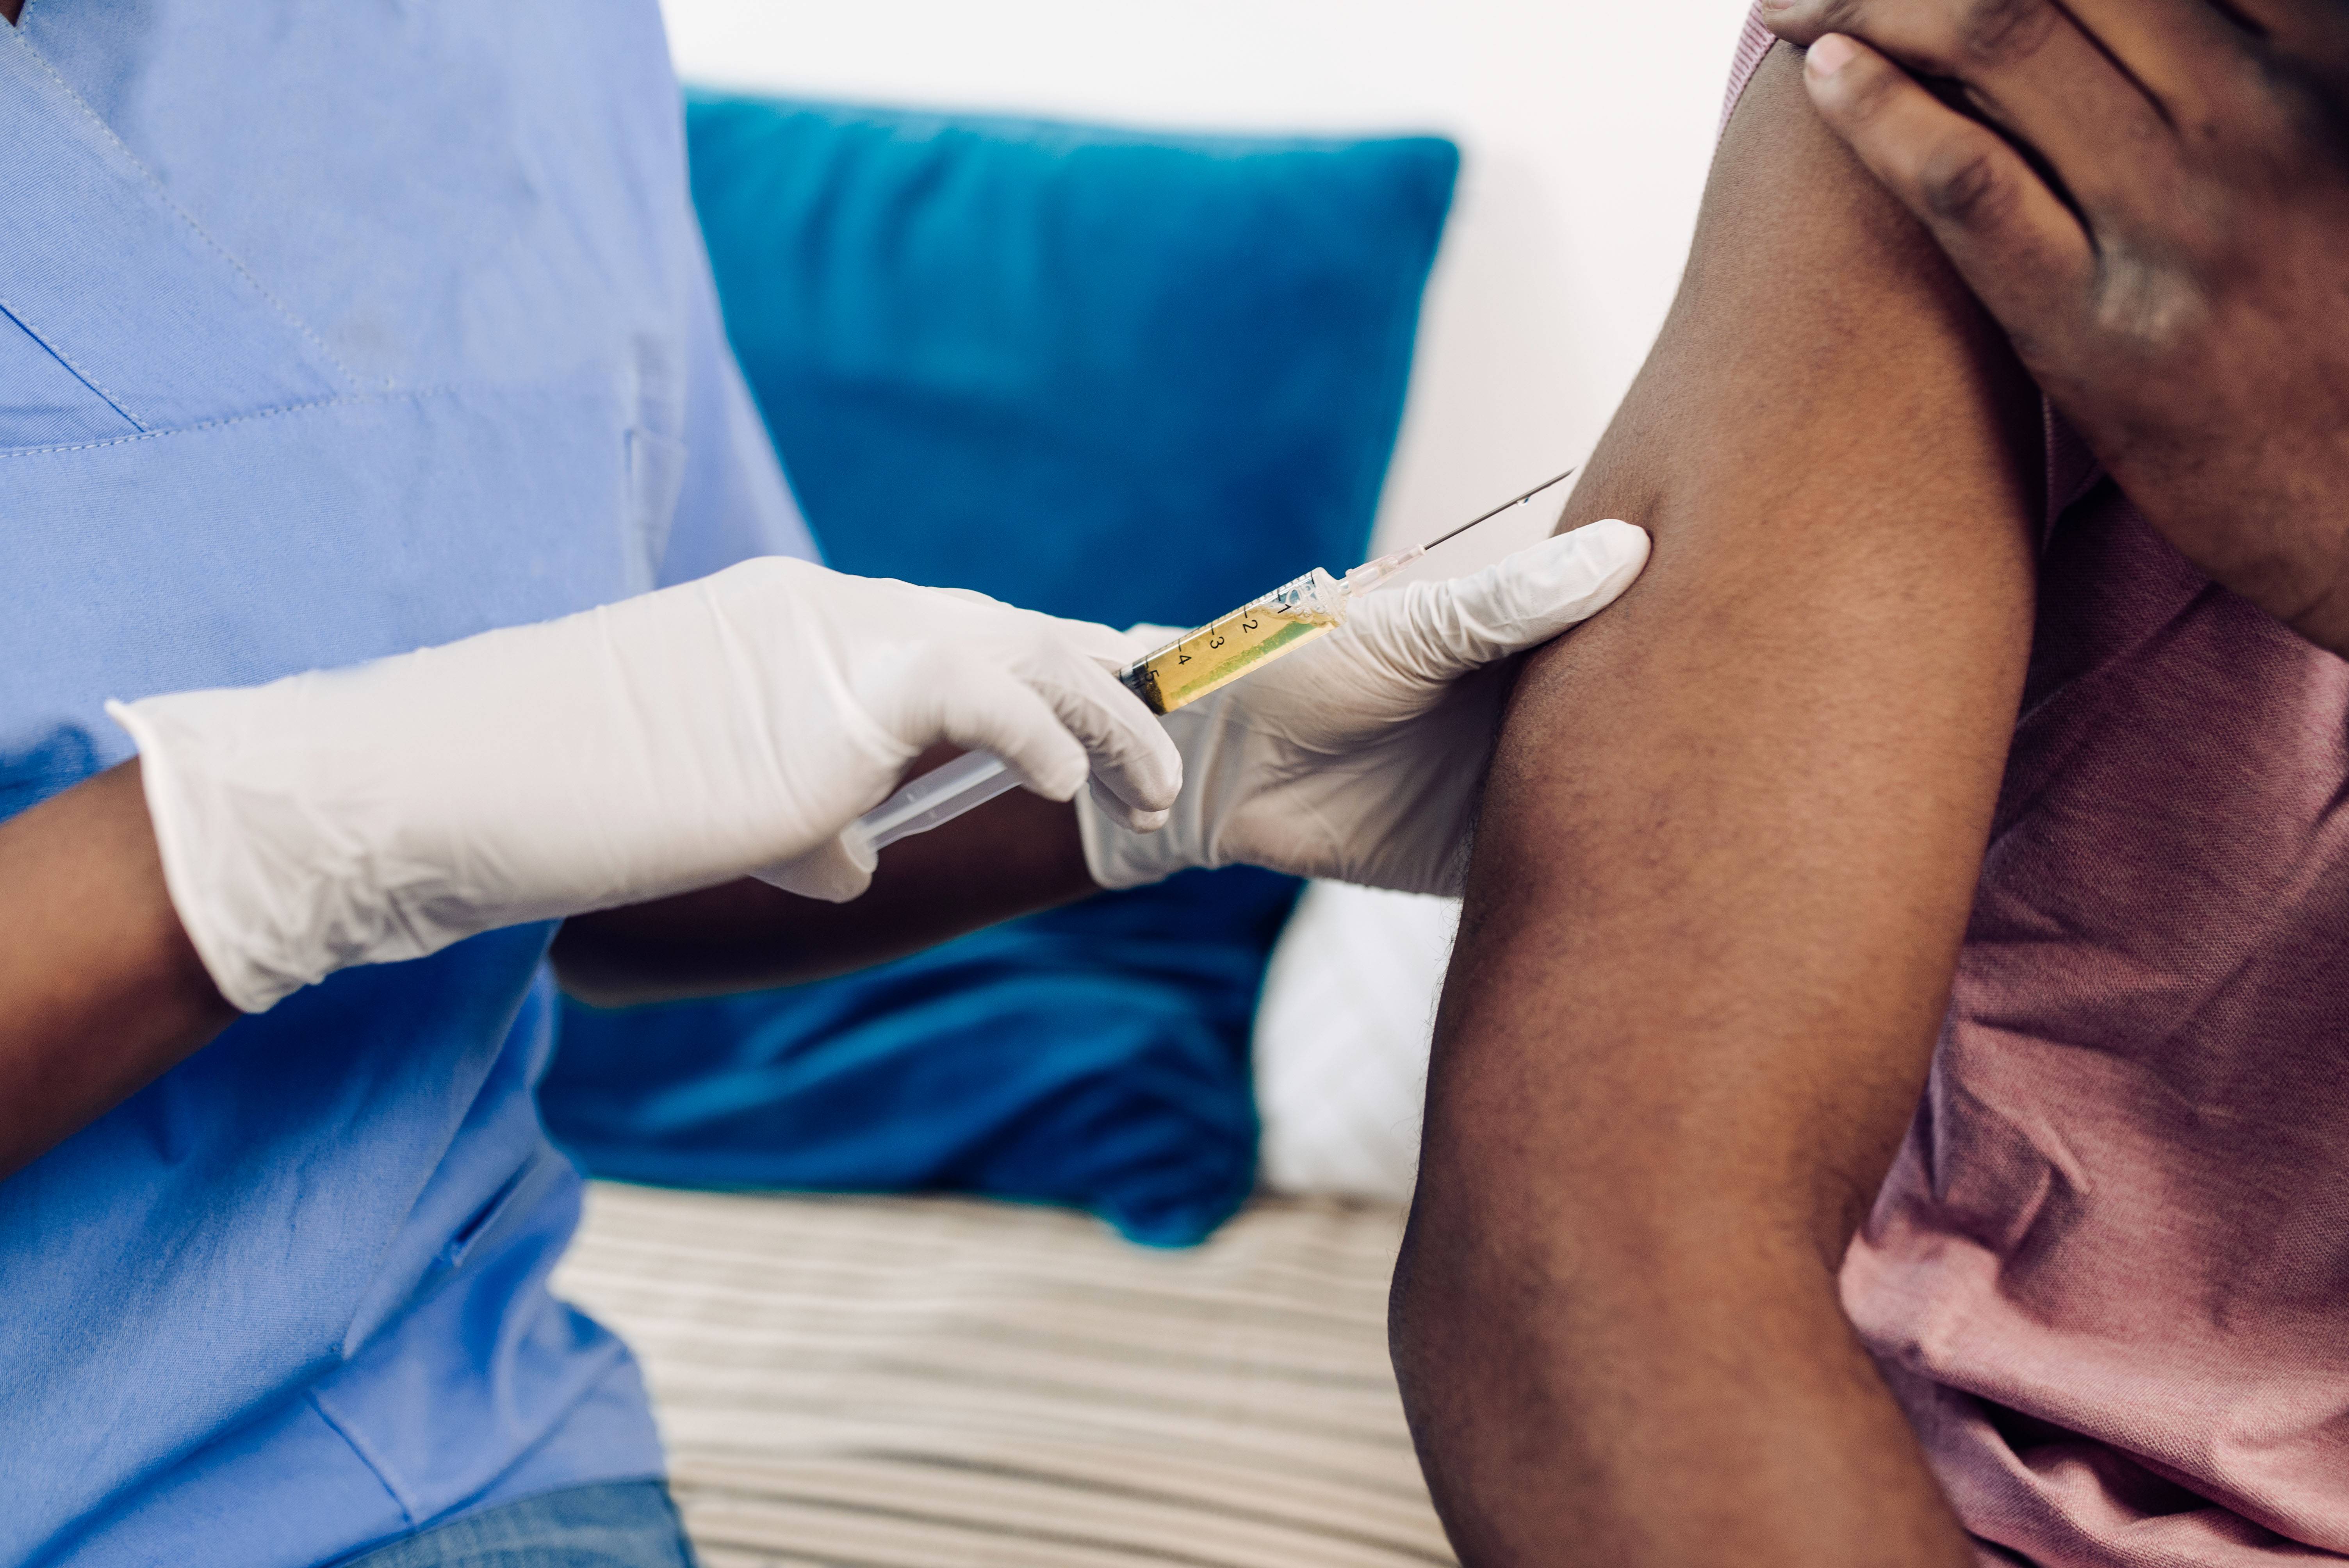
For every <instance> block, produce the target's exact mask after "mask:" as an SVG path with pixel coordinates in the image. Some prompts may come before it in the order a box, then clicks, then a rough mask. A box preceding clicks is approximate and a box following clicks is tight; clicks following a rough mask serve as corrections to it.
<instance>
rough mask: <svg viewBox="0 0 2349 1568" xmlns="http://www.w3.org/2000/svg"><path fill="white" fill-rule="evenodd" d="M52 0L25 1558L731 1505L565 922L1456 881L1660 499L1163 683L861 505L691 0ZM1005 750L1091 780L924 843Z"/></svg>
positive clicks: (26, 832)
mask: <svg viewBox="0 0 2349 1568" xmlns="http://www.w3.org/2000/svg"><path fill="white" fill-rule="evenodd" d="M19 5H22V12H21V15H18V14H16V12H17V8H18V6H19ZM0 15H6V16H7V19H8V20H9V21H10V22H11V23H12V24H13V26H10V27H9V28H6V29H0V35H5V36H0V106H5V114H0V156H5V159H6V160H7V181H6V186H5V193H0V606H5V612H6V613H5V616H0V818H5V821H0V1562H5V1563H38V1564H68V1563H69V1564H78V1565H79V1564H118V1563H119V1564H131V1563H139V1564H148V1563H171V1564H174V1565H182V1568H188V1565H201V1564H210V1563H220V1564H230V1563H233V1564H238V1565H241V1568H309V1565H313V1564H320V1563H332V1562H341V1561H345V1560H364V1561H367V1562H368V1563H374V1564H376V1565H377V1568H388V1565H391V1564H401V1565H421V1564H429V1563H453V1562H458V1561H467V1562H472V1561H483V1560H489V1559H485V1558H483V1557H482V1555H481V1554H482V1553H490V1552H502V1553H507V1554H506V1555H499V1556H496V1557H495V1558H494V1561H496V1562H498V1563H502V1564H509V1565H512V1568H528V1565H531V1564H540V1563H544V1564H555V1563H585V1562H593V1563H615V1564H656V1563H657V1564H675V1563H683V1562H685V1561H688V1548H687V1547H686V1546H685V1544H684V1542H683V1539H682V1537H681V1536H680V1534H679V1532H678V1527H677V1522H676V1518H675V1515H674V1513H673V1512H672V1511H671V1509H670V1507H669V1504H668V1501H667V1494H666V1492H665V1491H663V1489H662V1487H661V1484H660V1480H659V1478H660V1475H661V1454H660V1449H659V1447H658V1444H657V1440H656V1438H655V1435H654V1430H653V1425H652V1421H651V1418H650V1416H649V1414H648V1411H647V1405H646V1399H645V1392H644V1389H643V1387H642V1385H641V1383H640V1381H639V1379H638V1377H637V1372H636V1367H635V1365H634V1363H633V1362H632V1361H631V1360H630V1358H629V1356H628V1354H627V1351H626V1348H625V1347H624V1346H622V1345H621V1344H620V1343H619V1342H618V1341H617V1340H616V1339H615V1338H614V1337H613V1336H611V1335H610V1334H609V1333H607V1332H605V1330H604V1329H603V1328H601V1327H599V1326H597V1325H595V1323H593V1322H591V1321H589V1320H588V1319H587V1318H585V1317H584V1316H583V1315H580V1314H579V1313H578V1312H576V1311H574V1310H573V1309H572V1308H570V1307H569V1306H566V1305H564V1304H562V1303H560V1302H558V1301H556V1300H555V1299H554V1297H553V1296H552V1295H549V1294H548V1291H547V1289H546V1277H547V1273H548V1270H549V1269H550V1268H551V1267H552V1266H553V1264H554V1261H555V1259H556V1257H557V1256H558V1254H559V1253H560V1252H561V1250H562V1248H563V1246H564V1243H565V1241H566V1240H567V1238H568V1237H569V1234H570V1233H571V1230H572V1227H573V1225H574V1221H575V1219H576V1216H577V1212H578V1202H579V1183H578V1180H577V1178H576V1176H575V1175H574V1172H573V1171H572V1170H571V1168H570V1167H569V1165H568V1164H567V1163H566V1162H565V1161H563V1160H562V1159H561V1157H560V1156H558V1155H556V1154H555V1153H554V1151H553V1150H552V1149H551V1148H550V1147H549V1146H548V1144H547V1142H546V1140H545V1138H544V1136H543V1132H542V1131H541V1130H540V1126H539V1121H538V1117H537V1113H536V1109H535V1106H534V1104H533V1097H532V1086H533V1083H534V1081H535V1079H536V1078H537V1076H538V1074H539V1072H540V1069H541V1068H543V1065H544V1062H545V1059H546V1055H547V1051H548V1049H549V1047H550V1033H549V1030H550V1020H551V1013H552V1009H551V1002H552V997H553V995H554V990H553V988H554V985H556V984H557V980H558V977H559V979H560V981H561V983H563V984H565V985H571V986H573V987H574V988H575V989H578V990H580V991H581V992H583V993H585V994H588V995H594V996H596V997H598V998H601V999H604V1000H626V999H630V998H640V997H651V996H660V995H684V994H690V993H695V992H700V993H708V992H711V991H719V990H724V989H727V988H730V987H745V986H755V985H772V984H778V983H782V982H785V981H789V980H792V979H798V978H806V977H810V976H813V975H821V974H826V973H836V972H838V971H840V970H843V969H845V968H848V967H852V966H854V965H861V964H864V963H869V962H873V961H874V960H877V959H879V958H882V957H885V956H888V955H891V954H895V953H899V952H904V951H906V950H909V949H911V948H914V947H918V946H920V945H923V944H927V943H930V942H934V941H936V940H940V939H943V938H945V937H947V936H949V935H952V934H956V933H957V932H959V931H963V930H967V929H969V928H970V927H972V926H974V925H977V924H979V923H985V922H987V921H990V920H995V919H999V918H1003V917H1005V916H1007V915H1009V914H1013V913H1019V912H1021V911H1024V910H1028V909H1034V908H1039V907H1042V906H1044V905H1047V904H1050V903H1055V902H1059V901H1063V900H1067V899H1071V898H1076V897H1081V896H1083V895H1084V894H1085V893H1087V892H1092V891H1093V890H1094V889H1095V888H1096V887H1097V886H1098V885H1101V884H1102V883H1104V882H1112V881H1114V882H1133V881H1138V880H1146V879H1147V878H1148V877H1150V876H1154V875H1163V874H1166V873H1167V872H1172V871H1174V870H1176V869H1179V868H1180V867H1182V866H1185V865H1195V864H1215V863H1224V862H1226V861H1232V860H1236V859H1251V860H1256V861H1260V862H1264V863H1270V864H1275V865H1278V866H1280V867H1282V868H1284V869H1290V870H1296V871H1299V872H1307V873H1336V874H1344V875H1348V876H1351V877H1354V878H1357V879H1359V880H1362V881H1367V882H1382V883H1384V884H1386V885H1393V886H1416V887H1425V888H1431V889H1441V888H1442V887H1444V886H1446V885H1448V882H1447V880H1446V879H1447V878H1450V877H1452V876H1454V875H1455V874H1456V868H1457V865H1458V863H1459V859H1460V857H1459V852H1458V851H1459V849H1460V846H1461V844H1462V843H1463V842H1464V836H1465V833H1466V830H1467V824H1468V820H1469V818H1470V815H1471V813H1472V812H1473V810H1474V792H1475V774H1476V772H1477V768H1476V766H1475V764H1476V762H1477V759H1478V758H1481V756H1482V755H1483V752H1482V751H1481V750H1480V749H1479V748H1481V747H1484V746H1488V745H1489V742H1490V737H1491V734H1492V729H1493V726H1494V724H1495V716H1496V715H1497V711H1498V708H1497V703H1498V700H1499V698H1498V695H1497V691H1498V688H1497V686H1495V683H1493V682H1489V681H1487V682H1478V681H1473V680H1467V679H1465V678H1464V677H1465V676H1468V674H1469V673H1470V672H1472V671H1473V670H1475V668H1477V667H1478V666H1480V665H1484V664H1486V663H1489V662H1490V661H1492V660H1494V659H1495V658H1498V657H1501V656H1504V655H1507V654H1509V653H1511V652H1514V651H1516V650H1517V649H1520V648H1522V647H1525V646H1528V645H1532V644H1534V643H1537V642H1539V641H1541V640H1544V639H1545V638H1547V637H1548V636H1552V635H1555V634H1557V632H1558V631H1559V630H1561V629H1562V628H1563V627H1564V626H1566V625H1568V624H1571V623H1572V622H1573V621H1575V620H1578V619H1579V618H1581V617H1582V616H1583V615H1587V614H1591V613H1593V612H1594V611H1595V610H1596V609H1598V608H1599V606H1600V605H1603V604H1604V603H1606V602H1607V601H1608V600H1609V599H1611V598H1612V597H1613V596H1614V594H1615V593H1618V592H1619V591H1620V590H1621V588H1622V587H1623V586H1624V585H1625V584H1626V583H1629V582H1630V578H1631V577H1632V576H1633V575H1634V574H1636V573H1637V571H1638V569H1639V565H1640V562H1641V561H1643V560H1644V558H1645V538H1644V536H1642V535H1639V534H1638V531H1637V530H1630V529H1624V528H1622V527H1621V525H1615V526H1614V529H1613V530H1612V531H1609V528H1608V525H1599V526H1598V527H1596V528H1593V529H1589V530H1585V531H1582V532H1581V533H1579V534H1577V535H1572V536H1568V538H1566V539H1562V540H1558V541H1554V542H1552V544H1553V546H1555V547H1556V548H1547V547H1546V548H1545V549H1544V550H1541V551H1537V552H1528V554H1527V556H1526V557H1520V558H1515V559H1514V561H1513V562H1512V563H1507V564H1505V565H1504V566H1503V567H1501V568H1496V569H1494V570H1493V571H1489V572H1487V573H1481V574H1479V575H1478V576H1477V577H1475V578H1470V579H1463V580H1460V581H1459V582H1458V583H1439V584H1423V585H1420V586H1418V587H1415V588H1413V590H1411V591H1410V592H1409V593H1394V594H1388V595H1381V596H1380V597H1379V599H1378V600H1376V601H1373V602H1372V606H1373V607H1372V608H1371V609H1369V610H1366V612H1365V613H1362V614H1357V616H1356V617H1355V620H1354V622H1353V623H1351V624H1350V625H1349V626H1348V628H1347V629H1346V630H1345V631H1344V632H1342V633H1340V634H1339V635H1337V636H1333V637H1330V638H1328V639H1326V640H1325V642H1324V643H1323V644H1321V645H1317V647H1316V648H1315V649H1313V650H1309V651H1308V652H1307V653H1306V654H1301V655H1298V656H1297V657H1295V658H1292V659H1290V660H1288V661H1287V662H1286V663H1284V664H1283V665H1278V666H1275V668H1274V669H1273V670H1272V671H1269V672H1268V673H1267V674H1266V675H1265V676H1261V677H1258V678H1257V680H1254V681H1251V682H1247V683H1242V684H1241V686H1235V687H1232V688H1229V696H1227V697H1226V698H1223V699H1210V700H1209V701H1208V702H1206V703H1203V704H1200V705H1198V708H1197V711H1195V712H1188V713H1187V717H1186V716H1177V717H1178V718H1181V719H1182V720H1183V722H1182V723H1180V724H1176V723H1173V722H1170V723H1169V724H1168V725H1166V726H1164V727H1162V726H1160V725H1159V724H1158V723H1157V722H1156V721H1155V720H1154V719H1152V718H1151V717H1149V715H1148V714H1147V713H1146V712H1145V711H1143V708H1142V707H1141V706H1140V705H1139V704H1138V703H1137V702H1135V701H1134V700H1133V698H1132V697H1131V696H1129V695H1128V694H1126V693H1125V692H1124V691H1123V688H1122V687H1120V686H1117V684H1116V683H1115V681H1114V680H1113V679H1112V677H1111V676H1110V675H1109V674H1108V673H1107V671H1108V669H1109V668H1110V667H1111V666H1112V665H1114V664H1116V663H1117V662H1119V661H1120V660H1122V659H1123V658H1124V657H1126V656H1129V655H1130V654H1131V653H1132V652H1133V643H1132V642H1131V640H1130V639H1128V638H1127V637H1125V636H1123V634H1116V633H1112V632H1110V631H1108V630H1107V629H1105V628H1102V627H1098V626H1090V625H1085V624H1079V623H1072V622H1065V621H1057V620H1052V619H1050V618H1048V617H1044V616H1041V615H1035V614H1029V613H1027V612H1024V611H1019V610H1015V609H1011V608H1009V607H1007V606H1004V605H1000V604H997V603H992V602H989V601H984V600H979V599H978V598H976V597H975V596H970V595H960V594H954V593H942V592H938V591H935V590H930V589H924V588H915V587H910V586H908V585H905V584H903V583H875V582H871V581H866V580H861V579H854V578H848V577H843V576H841V575H839V574H837V573H829V572H826V571H825V570H824V569H823V567H821V566H819V565H817V564H815V563H814V562H812V559H811V557H812V550H811V548H810V546H809V542H808V537H807V534H806V531H804V529H803V528H802V525H801V522H800V520H799V518H798V516H797V514H796V513H795V511H793V508H792V502H791V500H790V496H789V493H788V491H787V490H786V488H785V486H784V483H783V480H782V477H781V474H780V473H779V472H778V471H777V469H776V467H775V464H774V460H773V458H772V456H771V449H770V448H769V446H768V444H767V442H766V440H765V438H764V437H763V434H762V433H761V428H760V426H759V422H758V420H757V418H756V417H755V415H754V413H753V411H752V410H751V408H750V404H749V401H748V398H747V397H746V395H745V392H744V389H743V387H742V383H741V380H740V375H739V372H738V371H737V369H736V367H735V366H734V364H733V362H732V360H731V359H730V356H729V355H728V352H727V349H726V346H725V344H724V340H723V338H722V336H721V335H720V332H719V322H718V318H717V314H716V310H715V304H714V298H713V294H712V291H711V284H710V279H709V269H708V265H707V263H706V261H705V258H704V256H703V253H702V250H701V244H700V239H699V235H698V232H697V231H696V229H695V227H694V224H693V220H692V217H691V213H690V210H689V207H688V201H687V197H686V189H685V180H684V175H685V170H684V153H683V148H682V128H681V124H680V115H679V109H678V94H677V88H676V84H675V82H674V81H673V80H672V78H671V76H670V72H669V67H668V64H667V51H666V46H665V44H664V41H663V38H662V36H661V31H660V26H659V22H658V17H657V13H656V11H655V10H654V7H653V6H652V5H651V4H649V3H648V0H611V3H606V4H594V5H556V4H554V3H552V0H502V3H501V4H497V5H457V4H451V3H441V0H410V3H408V4H398V3H395V0H364V3H362V0H351V3H347V4H340V5H297V4H295V0H243V3H242V4H236V5H196V4H194V3H193V0H137V3H132V4H116V5H99V4H97V3H95V0H0ZM1244 693H1245V694H1252V695H1247V696H1243V695H1242V694H1244ZM956 747H960V748H973V747H983V748H988V749H991V750H994V751H997V752H999V754H1001V755H1002V756H1004V757H1005V758H1006V759H1007V760H1008V761H1009V762H1010V763H1011V765H1012V767H1013V769H1014V771H1015V772H1017V773H1018V774H1019V777H1020V778H1021V779H1022V780H1023V781H1024V782H1026V783H1027V784H1028V785H1029V786H1030V789H1028V790H1024V791H1015V792H1014V793H1012V794H1010V795H1008V796H1006V797H1004V798H1002V799H1000V800H999V801H997V802H995V803H994V804H992V805H990V806H989V807H988V808H986V809H984V810H982V811H980V812H977V813H974V814H973V815H972V816H970V817H968V818H966V819H964V820H963V821H962V822H960V823H957V824H956V825H955V826H954V827H952V828H950V829H947V830H942V831H940V832H938V833H936V834H932V835H929V836H927V837H926V838H922V839H917V840H914V841H908V842H907V843H905V844H903V845H900V846H898V847H896V848H895V849H892V850H891V851H889V854H888V858H887V860H886V861H885V862H884V863H882V864H881V865H879V866H878V867H877V868H876V866H875V865H874V861H873V859H872V857H871V856H870V855H869V854H868V853H862V852H860V851H858V850H857V848H856V847H855V843H854V841H853V840H851V839H844V838H843V829H845V828H846V827H847V826H848V825H849V824H850V823H851V822H852V821H853V820H854V818H855V817H856V816H857V815H858V814H859V813H860V812H862V811H863V810H866V809H867V808H869V807H870V806H871V805H873V804H874V802H875V801H877V800H878V799H880V798H881V797H882V796H884V795H885V794H886V793H887V792H888V790H889V789H892V788H893V787H894V786H895V782H896V781H897V779H899V778H900V777H901V776H902V775H903V774H904V773H905V770H906V769H908V768H909V767H910V766H913V765H914V764H915V763H916V759H917V758H920V757H921V756H922V755H923V754H925V753H926V752H931V751H933V750H936V751H937V752H938V754H941V755H943V754H946V751H947V748H956ZM1186 770H1187V771H1188V772H1189V773H1190V775H1191V776H1192V779H1193V781H1192V783H1190V784H1188V785H1185V786H1183V787H1182V789H1181V793H1180V796H1179V798H1178V795H1177V787H1178V783H1179V781H1180V780H1181V779H1182V778H1183V776H1184V774H1185V771H1186ZM1072 801H1073V804H1072V803H1071V802H1072ZM1170 811H1171V814H1170ZM550 955H551V956H550Z"/></svg>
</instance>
